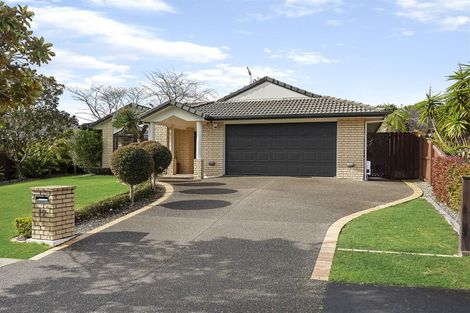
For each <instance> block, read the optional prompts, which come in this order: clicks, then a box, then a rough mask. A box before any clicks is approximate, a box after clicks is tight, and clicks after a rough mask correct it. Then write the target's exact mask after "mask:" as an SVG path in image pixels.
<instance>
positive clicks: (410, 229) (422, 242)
mask: <svg viewBox="0 0 470 313" xmlns="http://www.w3.org/2000/svg"><path fill="white" fill-rule="evenodd" d="M457 242H458V237H457V234H456V233H455V232H454V231H453V229H452V227H451V226H450V225H449V224H448V223H447V222H446V221H445V220H444V219H443V218H442V216H441V215H440V214H439V213H438V212H437V211H436V210H435V209H434V208H433V207H432V206H431V205H430V204H429V203H428V202H427V201H426V200H424V199H417V200H414V201H411V202H407V203H404V204H400V205H397V206H394V207H391V208H387V209H383V210H380V211H377V212H373V213H369V214H366V215H364V216H362V217H360V218H357V219H355V220H352V221H351V222H350V223H348V224H346V226H345V227H344V228H343V230H342V231H341V236H340V237H339V240H338V247H339V248H356V249H368V250H385V251H400V252H420V253H436V254H456V253H457Z"/></svg>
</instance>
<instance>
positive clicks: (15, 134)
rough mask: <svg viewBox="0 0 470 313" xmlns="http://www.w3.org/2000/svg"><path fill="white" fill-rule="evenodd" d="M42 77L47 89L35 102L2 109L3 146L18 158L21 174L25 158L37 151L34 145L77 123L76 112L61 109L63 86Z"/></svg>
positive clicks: (0, 145)
mask: <svg viewBox="0 0 470 313" xmlns="http://www.w3.org/2000/svg"><path fill="white" fill-rule="evenodd" d="M40 79H41V84H42V86H43V88H44V90H43V92H42V94H41V95H40V96H39V97H38V98H37V99H36V101H35V103H34V105H32V106H19V107H10V108H8V109H6V110H4V111H2V112H0V150H1V151H3V152H5V153H6V154H7V156H8V157H9V158H10V159H11V160H13V161H14V162H15V167H16V170H17V175H18V177H23V172H22V166H23V162H24V161H25V160H26V159H27V158H28V157H29V156H30V155H31V154H32V153H33V152H34V150H35V145H37V144H43V145H51V144H52V143H53V142H55V140H57V139H59V138H63V137H64V135H65V134H66V132H67V130H69V129H71V128H73V127H76V126H77V125H78V121H77V119H76V118H75V117H74V116H70V114H68V113H67V112H64V111H60V110H59V109H58V105H59V97H60V95H61V94H62V92H63V89H64V86H63V85H60V84H58V83H57V82H56V81H55V79H54V78H53V77H45V76H40Z"/></svg>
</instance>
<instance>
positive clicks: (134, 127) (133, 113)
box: [113, 106, 147, 142]
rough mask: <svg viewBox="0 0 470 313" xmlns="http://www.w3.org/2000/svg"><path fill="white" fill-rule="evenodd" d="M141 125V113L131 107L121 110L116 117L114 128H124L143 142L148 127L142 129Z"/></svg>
mask: <svg viewBox="0 0 470 313" xmlns="http://www.w3.org/2000/svg"><path fill="white" fill-rule="evenodd" d="M140 124H141V121H140V118H139V112H138V111H137V110H136V109H135V108H133V107H131V106H129V107H124V108H122V109H120V110H119V111H117V112H116V114H115V115H114V121H113V126H114V127H115V128H122V129H123V130H124V131H125V132H127V133H130V134H133V135H135V136H136V138H137V140H138V141H139V142H142V141H143V140H144V134H145V131H146V130H147V126H146V125H144V126H143V127H141V126H140Z"/></svg>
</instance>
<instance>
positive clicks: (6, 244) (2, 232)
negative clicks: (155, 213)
mask: <svg viewBox="0 0 470 313" xmlns="http://www.w3.org/2000/svg"><path fill="white" fill-rule="evenodd" d="M48 185H68V186H70V185H73V186H77V188H76V190H75V209H80V208H83V207H85V206H87V205H89V204H92V203H95V202H97V201H99V200H103V199H105V198H108V197H111V196H113V195H116V194H120V193H123V192H126V191H127V187H126V186H125V185H122V184H120V183H119V182H118V181H117V179H116V178H115V177H114V176H88V175H83V176H65V177H57V178H49V179H39V180H32V181H27V182H22V183H17V184H12V185H4V186H0V258H18V259H27V258H30V257H32V256H34V255H36V254H38V253H41V252H43V251H45V250H47V249H48V246H46V245H39V244H25V243H14V242H11V241H10V239H11V238H12V237H14V236H15V235H16V229H15V225H14V220H15V218H17V217H22V216H31V190H30V188H31V187H38V186H48Z"/></svg>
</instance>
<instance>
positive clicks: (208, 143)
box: [202, 122, 225, 177]
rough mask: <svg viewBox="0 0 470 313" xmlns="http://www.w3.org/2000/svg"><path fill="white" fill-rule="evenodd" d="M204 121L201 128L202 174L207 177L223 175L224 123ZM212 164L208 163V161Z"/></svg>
mask: <svg viewBox="0 0 470 313" xmlns="http://www.w3.org/2000/svg"><path fill="white" fill-rule="evenodd" d="M213 125H214V124H212V123H205V124H204V126H203V128H202V158H203V160H204V175H205V176H207V177H214V176H223V175H224V174H225V173H224V154H225V152H224V149H225V144H224V141H225V125H224V124H222V123H219V122H218V123H217V127H216V128H214V127H213ZM212 161H213V162H215V164H214V165H209V163H210V162H212Z"/></svg>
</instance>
